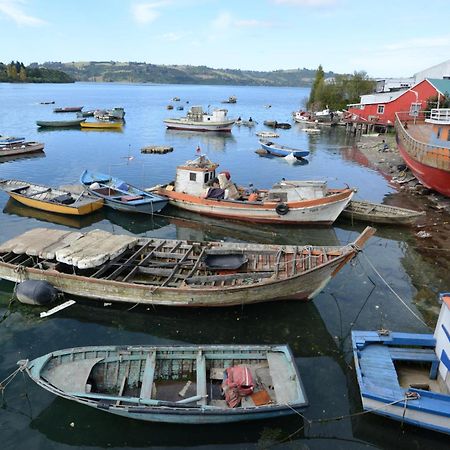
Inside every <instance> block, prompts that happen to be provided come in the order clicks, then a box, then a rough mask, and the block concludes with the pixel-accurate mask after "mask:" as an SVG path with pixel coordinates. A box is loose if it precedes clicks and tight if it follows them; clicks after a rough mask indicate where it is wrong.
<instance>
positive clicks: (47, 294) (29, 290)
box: [15, 280, 60, 305]
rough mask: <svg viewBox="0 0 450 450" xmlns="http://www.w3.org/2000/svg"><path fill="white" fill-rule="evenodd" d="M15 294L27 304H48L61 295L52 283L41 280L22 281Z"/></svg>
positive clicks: (21, 301)
mask: <svg viewBox="0 0 450 450" xmlns="http://www.w3.org/2000/svg"><path fill="white" fill-rule="evenodd" d="M15 294H16V297H17V299H18V300H19V302H20V303H25V304H26V305H46V304H47V303H52V302H54V301H55V300H56V299H57V298H58V297H59V295H60V293H59V292H58V290H57V289H56V288H54V287H53V286H52V285H51V284H50V283H48V282H47V281H40V280H25V281H22V283H19V284H18V286H17V288H16V292H15Z"/></svg>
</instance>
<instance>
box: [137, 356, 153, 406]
mask: <svg viewBox="0 0 450 450" xmlns="http://www.w3.org/2000/svg"><path fill="white" fill-rule="evenodd" d="M155 368H156V352H154V351H153V352H149V353H148V354H147V357H146V358H145V368H144V376H143V377H142V386H141V392H140V394H139V397H140V398H152V388H153V379H154V377H155Z"/></svg>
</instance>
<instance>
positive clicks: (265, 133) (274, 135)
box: [255, 131, 280, 139]
mask: <svg viewBox="0 0 450 450" xmlns="http://www.w3.org/2000/svg"><path fill="white" fill-rule="evenodd" d="M255 134H256V136H259V137H261V138H264V139H266V138H277V137H280V135H279V134H278V133H274V132H273V131H259V132H258V133H255Z"/></svg>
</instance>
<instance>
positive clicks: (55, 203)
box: [0, 180, 103, 216]
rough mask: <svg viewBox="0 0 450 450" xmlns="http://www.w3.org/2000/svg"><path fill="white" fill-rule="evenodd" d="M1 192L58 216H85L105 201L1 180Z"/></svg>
mask: <svg viewBox="0 0 450 450" xmlns="http://www.w3.org/2000/svg"><path fill="white" fill-rule="evenodd" d="M0 190H3V191H5V192H6V193H7V194H8V195H9V196H10V197H11V198H13V199H14V200H16V201H18V202H20V203H22V204H24V205H26V206H30V207H31V208H36V209H41V210H43V211H49V212H54V213H58V214H69V215H74V216H84V215H86V214H89V213H91V212H94V211H96V210H97V209H100V208H101V207H102V206H103V200H100V199H98V198H96V197H91V196H89V195H87V194H72V193H71V192H68V191H63V190H61V189H55V188H51V187H48V186H44V185H41V184H36V183H29V182H27V181H20V180H0Z"/></svg>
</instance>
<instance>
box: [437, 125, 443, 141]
mask: <svg viewBox="0 0 450 450" xmlns="http://www.w3.org/2000/svg"><path fill="white" fill-rule="evenodd" d="M441 133H442V128H441V127H439V128H438V130H437V138H438V139H440V138H441Z"/></svg>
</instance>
